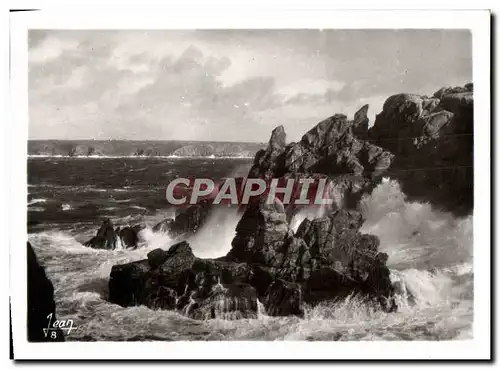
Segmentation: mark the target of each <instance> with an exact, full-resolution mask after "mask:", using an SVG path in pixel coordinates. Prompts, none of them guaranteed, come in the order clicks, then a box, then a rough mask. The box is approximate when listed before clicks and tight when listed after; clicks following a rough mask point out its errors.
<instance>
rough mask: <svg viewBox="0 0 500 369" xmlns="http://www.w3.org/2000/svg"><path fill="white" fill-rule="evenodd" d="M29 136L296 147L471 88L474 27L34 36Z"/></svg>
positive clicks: (56, 32) (65, 32)
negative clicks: (403, 101)
mask: <svg viewBox="0 0 500 369" xmlns="http://www.w3.org/2000/svg"><path fill="white" fill-rule="evenodd" d="M28 47H29V56H28V68H29V78H28V80H29V114H30V123H29V138H30V139H61V140H65V139H68V140H69V139H99V140H105V139H117V140H120V139H126V140H202V141H247V142H266V141H268V139H269V136H270V133H271V131H272V129H273V128H274V127H276V126H278V125H283V126H284V127H285V131H286V132H287V138H288V141H289V142H290V141H295V140H298V139H300V137H301V136H302V135H303V134H304V133H305V132H306V131H307V130H309V129H310V128H312V127H313V126H314V125H315V124H316V123H318V122H319V121H321V120H323V119H325V118H328V117H330V116H332V115H334V114H336V113H343V114H345V115H347V116H348V117H350V118H352V117H353V116H354V113H355V112H356V111H357V110H358V109H359V108H361V107H362V106H363V105H364V104H369V105H370V109H369V117H370V124H373V122H374V119H375V115H376V114H377V113H379V112H380V111H381V110H382V106H383V103H384V101H385V100H386V99H387V98H388V97H389V96H391V95H393V94H396V93H402V92H405V93H418V94H425V95H432V94H433V93H434V92H435V91H437V90H438V89H439V88H441V87H443V86H459V85H464V84H465V83H468V82H471V81H472V50H471V48H472V45H471V34H470V33H469V31H467V30H186V31H181V30H144V31H140V30H103V31H101V30H30V31H29V37H28Z"/></svg>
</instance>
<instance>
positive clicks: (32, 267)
mask: <svg viewBox="0 0 500 369" xmlns="http://www.w3.org/2000/svg"><path fill="white" fill-rule="evenodd" d="M27 247H28V317H27V318H28V321H27V326H28V341H30V342H44V341H47V342H54V341H64V335H63V332H62V331H61V330H60V329H59V328H57V329H55V330H51V331H50V332H49V331H44V329H47V328H48V326H49V318H50V317H49V315H50V314H52V317H51V322H52V324H53V323H54V322H55V321H56V320H57V317H56V305H55V302H54V287H53V286H52V282H51V281H50V280H49V279H48V278H47V275H46V274H45V270H44V269H43V267H42V266H41V265H40V264H39V263H38V260H37V257H36V255H35V252H34V251H33V249H32V247H31V245H30V243H29V242H28V243H27ZM50 328H52V329H53V328H54V327H53V326H51V327H50Z"/></svg>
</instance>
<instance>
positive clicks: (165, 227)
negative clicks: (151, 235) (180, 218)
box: [153, 218, 174, 233]
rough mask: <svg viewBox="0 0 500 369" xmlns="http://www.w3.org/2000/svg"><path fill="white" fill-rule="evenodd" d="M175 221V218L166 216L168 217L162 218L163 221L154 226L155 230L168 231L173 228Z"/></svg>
mask: <svg viewBox="0 0 500 369" xmlns="http://www.w3.org/2000/svg"><path fill="white" fill-rule="evenodd" d="M173 223H174V219H171V218H166V219H164V220H162V221H161V222H159V223H157V224H156V225H155V226H154V227H153V232H161V233H168V231H169V230H170V229H171V228H172V224H173Z"/></svg>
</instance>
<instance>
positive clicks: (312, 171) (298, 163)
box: [249, 105, 393, 208]
mask: <svg viewBox="0 0 500 369" xmlns="http://www.w3.org/2000/svg"><path fill="white" fill-rule="evenodd" d="M367 111H368V105H365V106H363V107H362V108H361V109H360V110H359V111H358V112H356V114H355V118H354V120H348V119H347V117H346V116H345V115H343V114H336V115H334V116H332V117H330V118H328V119H325V120H324V121H322V122H320V123H318V124H317V125H316V126H315V127H314V128H312V129H311V130H310V131H309V132H307V133H306V134H305V135H304V136H303V137H302V139H301V140H300V142H298V143H290V144H288V145H285V132H284V130H283V127H278V128H276V129H275V130H274V131H273V134H272V135H271V139H270V140H269V145H268V147H267V149H265V150H260V151H259V152H257V154H256V156H255V160H254V165H253V167H252V168H251V170H250V173H249V177H260V178H280V177H285V178H287V177H293V178H300V177H309V178H310V177H311V176H314V175H315V176H318V175H323V176H326V177H328V178H329V182H330V187H331V188H332V189H333V190H334V192H335V193H336V194H337V199H335V201H336V206H337V207H338V208H340V207H348V208H352V207H355V205H356V204H357V202H358V201H359V198H360V196H361V195H362V194H363V193H364V192H370V191H371V190H372V188H373V186H374V185H375V184H376V183H377V181H378V179H379V178H380V177H381V175H382V174H383V173H384V172H385V171H386V170H387V168H389V166H390V165H391V162H392V160H393V155H392V154H391V153H390V152H388V151H386V150H383V149H382V148H380V147H378V146H375V145H374V144H372V143H370V142H368V141H364V140H363V139H365V138H366V137H367V135H368V117H367Z"/></svg>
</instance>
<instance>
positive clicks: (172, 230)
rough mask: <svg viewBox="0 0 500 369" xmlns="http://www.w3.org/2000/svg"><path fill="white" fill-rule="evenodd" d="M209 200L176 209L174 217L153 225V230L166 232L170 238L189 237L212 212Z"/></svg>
mask: <svg viewBox="0 0 500 369" xmlns="http://www.w3.org/2000/svg"><path fill="white" fill-rule="evenodd" d="M212 210H213V208H212V204H211V202H210V201H206V200H203V201H200V202H199V203H197V204H193V205H189V206H187V207H185V208H180V209H178V212H177V214H176V216H175V218H174V219H171V218H167V219H164V220H162V221H161V222H159V223H158V224H156V225H155V226H154V227H153V231H155V232H162V233H168V234H169V235H170V236H171V237H172V238H176V237H179V236H184V237H189V236H191V235H193V234H195V233H196V232H198V231H199V230H200V229H201V227H202V226H203V224H205V222H206V221H207V220H208V219H209V217H210V215H211V214H212Z"/></svg>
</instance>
